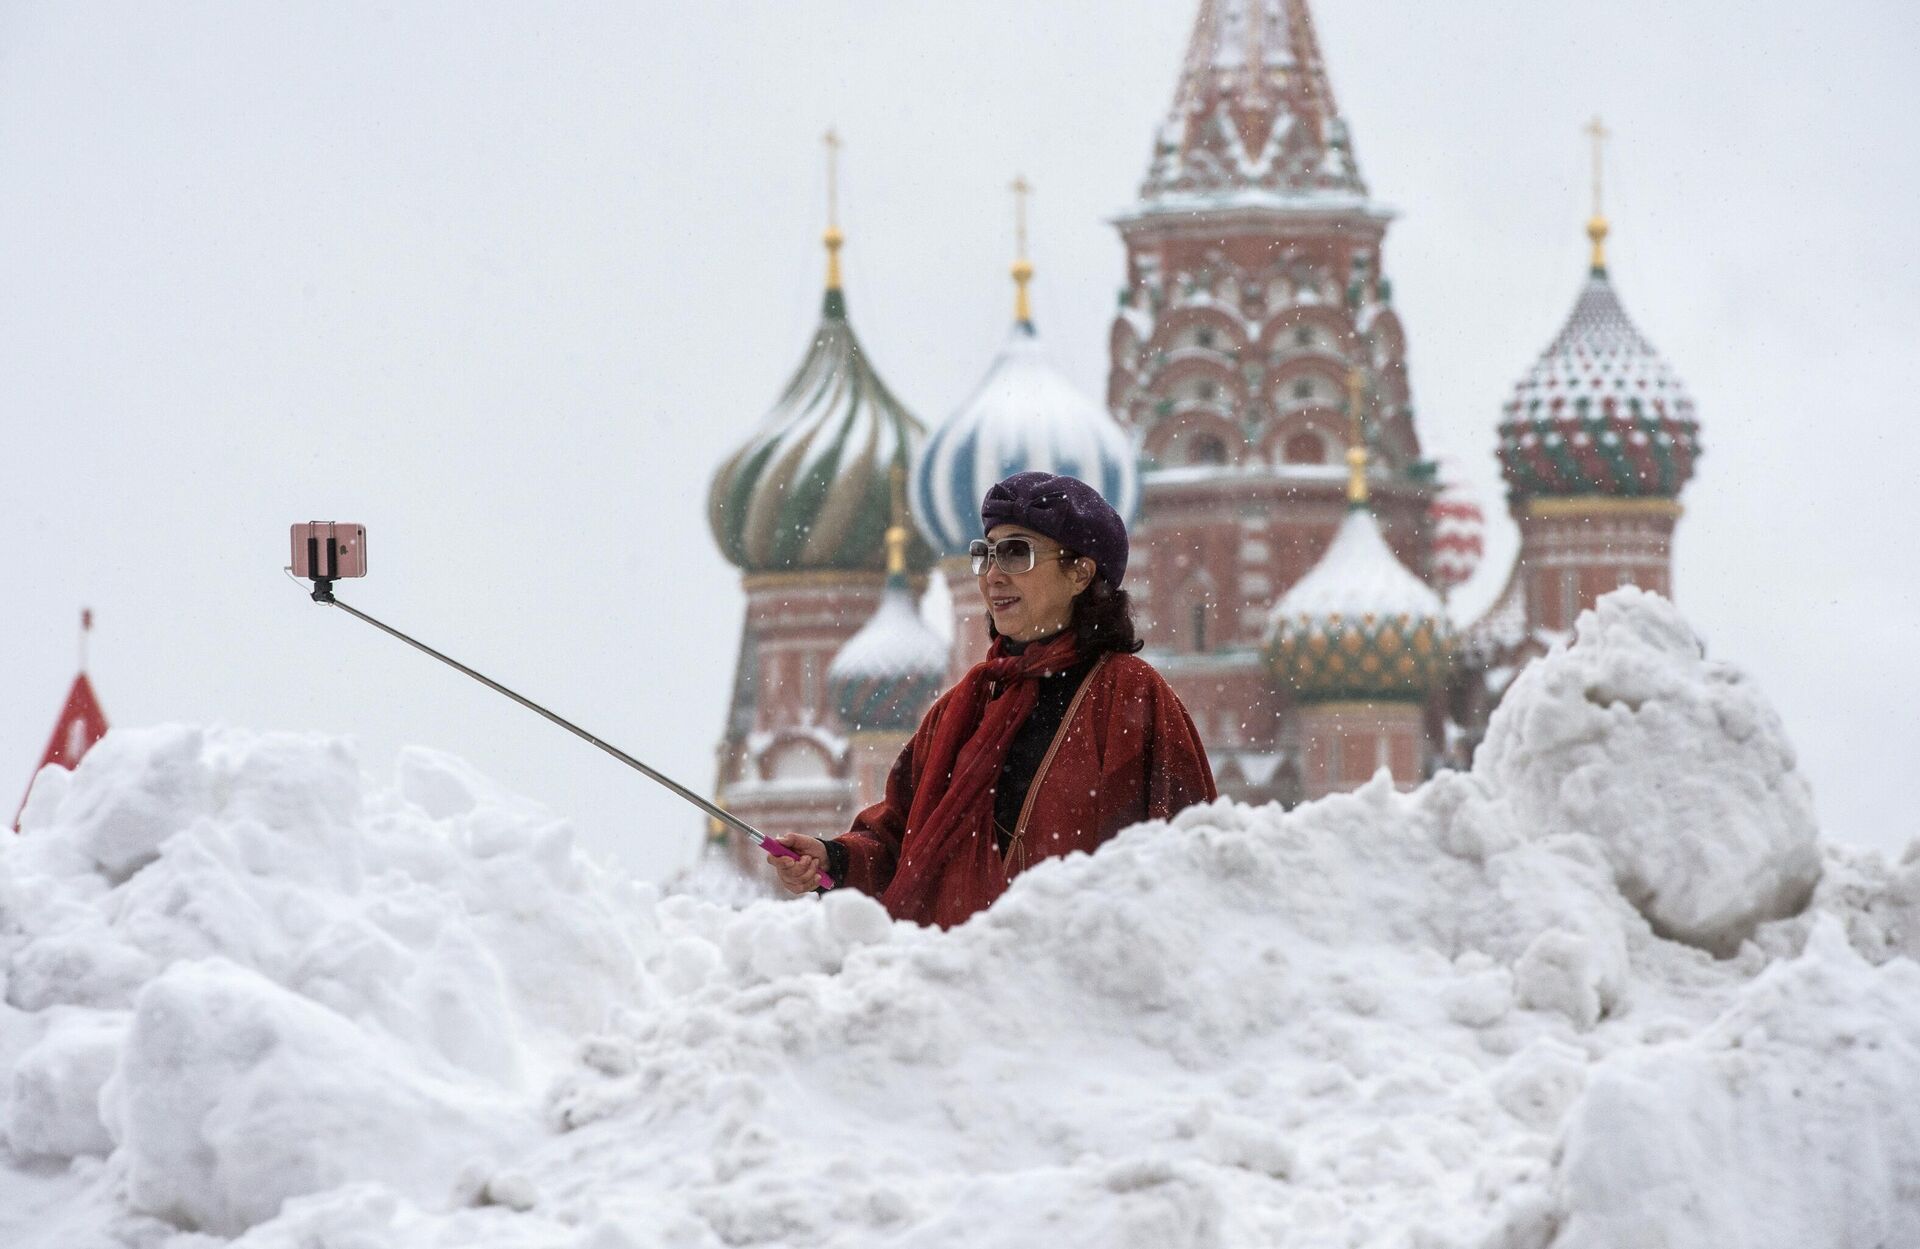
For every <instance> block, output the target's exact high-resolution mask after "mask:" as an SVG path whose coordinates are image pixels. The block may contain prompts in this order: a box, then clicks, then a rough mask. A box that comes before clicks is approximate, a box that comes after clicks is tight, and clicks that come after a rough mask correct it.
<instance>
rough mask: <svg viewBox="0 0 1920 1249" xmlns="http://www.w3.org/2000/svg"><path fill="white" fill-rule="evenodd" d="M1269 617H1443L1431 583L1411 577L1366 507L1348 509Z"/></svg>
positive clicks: (1443, 607)
mask: <svg viewBox="0 0 1920 1249" xmlns="http://www.w3.org/2000/svg"><path fill="white" fill-rule="evenodd" d="M1273 614H1274V618H1275V619H1292V620H1300V619H1314V620H1321V619H1327V618H1330V617H1342V618H1345V619H1349V620H1357V619H1360V618H1362V617H1366V616H1374V617H1381V618H1384V617H1389V616H1408V617H1415V618H1422V617H1423V618H1426V619H1429V620H1444V619H1446V608H1445V606H1444V605H1443V604H1442V603H1441V601H1440V596H1439V595H1438V594H1435V593H1434V592H1433V589H1432V587H1430V586H1428V585H1427V583H1426V582H1424V581H1422V580H1420V578H1418V577H1416V576H1414V575H1413V573H1412V572H1410V571H1409V570H1408V568H1407V566H1406V565H1405V564H1403V563H1401V562H1400V557H1399V556H1397V555H1395V554H1394V553H1393V548H1392V547H1390V546H1388V545H1387V540H1386V538H1385V537H1384V536H1382V534H1381V533H1380V524H1379V522H1378V521H1376V520H1375V519H1374V516H1373V513H1372V512H1371V511H1368V510H1367V509H1366V508H1349V509H1348V511H1347V514H1346V516H1345V517H1344V518H1343V519H1342V520H1341V522H1340V528H1339V529H1337V530H1335V531H1334V535H1333V541H1332V542H1330V543H1328V544H1327V550H1326V553H1325V554H1323V555H1322V556H1321V557H1320V560H1319V562H1318V563H1316V564H1314V566H1313V567H1312V568H1310V569H1308V570H1307V575H1306V576H1304V577H1302V578H1300V580H1298V581H1296V582H1295V583H1294V584H1293V586H1292V587H1291V588H1290V589H1288V590H1287V592H1286V593H1285V594H1283V595H1281V597H1280V601H1279V602H1278V603H1277V604H1275V605H1274V609H1273Z"/></svg>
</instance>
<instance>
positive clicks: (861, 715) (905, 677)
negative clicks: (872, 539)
mask: <svg viewBox="0 0 1920 1249" xmlns="http://www.w3.org/2000/svg"><path fill="white" fill-rule="evenodd" d="M902 540H903V542H904V540H905V534H904V533H903V534H902ZM946 672H947V644H946V643H945V642H944V641H942V640H941V639H940V635H939V634H937V633H935V632H934V631H933V630H932V629H929V628H928V627H927V623H926V621H925V620H923V619H922V618H921V616H920V609H919V607H918V605H917V604H915V603H914V601H913V591H912V590H911V589H910V588H909V587H908V585H907V575H906V572H905V570H904V569H903V570H901V571H899V572H894V573H890V574H889V575H888V577H887V588H886V590H885V592H884V593H882V594H881V596H880V606H879V608H878V609H876V610H875V611H874V613H873V615H872V617H870V618H869V619H868V620H867V623H866V624H864V625H862V626H860V630H859V632H857V633H855V634H854V635H853V636H852V637H850V638H848V639H847V641H846V644H845V645H844V646H842V647H841V648H840V651H839V653H838V654H836V655H835V656H834V657H833V662H832V663H831V664H829V665H828V666H827V692H828V694H829V695H830V696H831V697H832V699H833V703H834V706H835V708H837V709H838V710H839V712H840V720H841V722H842V723H843V724H845V725H846V726H847V728H848V729H849V730H850V731H852V732H855V733H871V732H904V733H911V732H912V731H913V730H914V728H915V727H916V726H917V725H918V724H919V723H920V717H921V716H922V715H923V714H925V712H926V710H927V708H928V707H930V706H932V705H933V700H934V699H935V698H936V697H938V696H939V694H940V686H941V684H942V682H943V681H944V679H945V677H946Z"/></svg>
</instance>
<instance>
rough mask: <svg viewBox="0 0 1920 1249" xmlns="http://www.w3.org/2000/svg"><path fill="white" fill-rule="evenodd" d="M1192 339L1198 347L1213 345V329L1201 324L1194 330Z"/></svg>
mask: <svg viewBox="0 0 1920 1249" xmlns="http://www.w3.org/2000/svg"><path fill="white" fill-rule="evenodd" d="M1193 341H1194V343H1195V345H1197V346H1200V347H1211V346H1213V330H1212V329H1210V328H1209V327H1207V326H1201V327H1200V328H1199V329H1198V330H1196V331H1195V332H1194V335H1193Z"/></svg>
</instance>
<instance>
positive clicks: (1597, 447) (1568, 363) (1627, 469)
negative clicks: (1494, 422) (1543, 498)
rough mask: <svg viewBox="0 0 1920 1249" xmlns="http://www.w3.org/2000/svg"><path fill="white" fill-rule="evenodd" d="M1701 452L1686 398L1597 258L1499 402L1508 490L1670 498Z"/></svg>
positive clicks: (1518, 494)
mask: <svg viewBox="0 0 1920 1249" xmlns="http://www.w3.org/2000/svg"><path fill="white" fill-rule="evenodd" d="M1699 456H1700V426H1699V423H1698V422H1697V421H1695V420H1694V416H1693V400H1692V399H1690V398H1688V397H1687V393H1686V391H1685V390H1684V389H1682V387H1681V385H1680V379H1679V378H1677V377H1675V376H1674V373H1673V370H1672V369H1671V368H1669V367H1668V365H1667V362H1666V361H1665V360H1663V359H1661V358H1660V356H1659V354H1658V353H1656V352H1655V351H1654V349H1653V346H1652V344H1650V343H1648V342H1647V340H1646V339H1645V338H1643V337H1641V335H1640V331H1639V330H1637V329H1635V328H1634V327H1633V322H1631V321H1629V320H1627V314H1626V311H1625V310H1624V309H1622V308H1621V306H1620V300H1619V299H1618V297H1616V296H1615V295H1614V292H1613V285H1612V283H1611V282H1609V281H1608V280H1607V273H1606V270H1605V268H1603V267H1599V266H1596V267H1595V268H1594V270H1593V272H1592V274H1591V275H1590V276H1589V277H1588V278H1587V284H1586V287H1585V289H1583V290H1582V291H1581V292H1580V299H1579V301H1578V302H1577V303H1575V304H1574V306H1573V315H1572V316H1571V317H1569V318H1568V320H1567V324H1566V327H1565V328H1564V329H1562V330H1561V331H1560V336H1559V337H1558V338H1556V339H1554V340H1553V345H1552V346H1550V347H1548V348H1547V350H1546V352H1545V354H1543V355H1542V356H1541V357H1540V360H1539V362H1538V363H1536V364H1535V365H1534V366H1533V370H1532V371H1531V372H1530V373H1528V374H1527V376H1526V377H1524V378H1522V379H1521V381H1520V384H1519V385H1518V386H1516V387H1515V388H1514V392H1513V398H1512V399H1511V400H1510V401H1509V402H1508V403H1507V408H1506V419H1505V420H1504V421H1502V422H1501V424H1500V466H1501V470H1502V471H1503V472H1504V473H1505V474H1506V478H1507V485H1508V486H1509V487H1510V488H1511V490H1512V492H1513V495H1514V496H1515V497H1516V498H1529V497H1532V496H1535V495H1592V494H1600V495H1623V496H1653V497H1658V498H1673V497H1674V496H1675V495H1677V494H1679V493H1680V488H1681V487H1682V486H1683V485H1685V484H1686V481H1687V478H1688V477H1690V476H1692V475H1693V462H1694V461H1695V460H1696V459H1698V458H1699Z"/></svg>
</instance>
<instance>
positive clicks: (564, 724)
mask: <svg viewBox="0 0 1920 1249" xmlns="http://www.w3.org/2000/svg"><path fill="white" fill-rule="evenodd" d="M308 543H309V548H310V549H309V552H308V557H307V567H308V568H309V569H317V568H319V567H321V566H322V565H321V563H320V560H319V558H318V557H319V554H320V552H319V551H318V550H314V549H312V548H313V547H317V546H318V543H316V542H315V541H314V540H313V539H311V538H309V539H308ZM327 546H328V547H329V548H331V547H332V546H333V543H332V542H331V541H329V542H328V543H327ZM327 554H328V556H329V557H330V558H329V559H328V561H327V563H326V565H325V567H327V568H329V569H332V568H337V567H338V566H339V565H338V564H337V563H335V562H334V560H333V559H332V558H331V556H332V555H333V552H332V550H331V549H329V550H328V552H327ZM289 572H291V569H289ZM312 580H313V601H314V602H316V603H324V604H326V605H327V606H328V607H338V608H339V609H340V610H341V611H343V612H346V613H347V614H348V615H349V616H352V617H354V618H356V619H358V620H364V621H366V622H367V623H368V624H370V625H372V626H373V627H374V628H376V629H378V630H380V631H381V632H382V633H388V634H391V635H393V636H394V637H397V638H399V639H400V640H401V641H402V642H405V643H406V644H407V645H408V646H411V647H413V648H414V649H415V650H418V651H424V652H426V653H427V654H429V655H432V656H433V657H434V658H435V659H437V660H439V661H440V662H441V663H443V664H446V665H447V666H448V667H450V668H456V669H458V670H459V671H461V672H464V673H466V674H467V675H468V676H470V677H472V678H473V679H474V680H476V681H478V682H480V684H482V685H484V686H486V687H487V688H488V689H490V690H492V691H494V692H495V693H496V694H505V695H506V696H507V697H508V698H511V699H512V700H513V701H514V702H516V703H519V704H520V705H521V706H522V707H525V708H526V709H527V710H529V711H537V712H539V713H540V714H541V715H543V716H545V717H546V718H547V719H549V720H551V721H553V722H554V723H555V724H557V725H559V726H560V727H561V728H563V729H565V730H566V731H567V732H569V733H572V734H573V735H574V736H575V737H578V738H580V739H582V740H584V741H588V742H591V743H593V744H594V745H595V746H598V747H599V748H600V749H602V750H604V751H606V752H607V753H608V754H610V755H612V756H613V757H614V758H616V759H618V760H619V761H620V762H622V763H624V764H626V765H627V766H628V767H630V768H632V769H633V770H634V771H636V772H639V773H641V774H642V775H644V776H646V777H648V778H649V779H651V780H654V781H658V782H659V783H660V784H662V785H665V786H666V787H667V788H668V789H671V790H672V791H673V792H674V793H676V794H679V795H680V796H681V797H682V798H685V799H686V800H687V801H688V802H691V803H692V804H693V805H694V806H696V807H699V808H700V809H701V810H702V811H705V812H706V813H707V814H708V815H710V816H712V817H713V818H714V819H716V820H719V821H720V822H721V823H722V824H725V825H726V826H727V827H729V828H732V829H735V830H737V831H739V832H742V833H745V834H746V835H747V836H748V837H749V838H751V839H752V840H753V843H754V844H755V845H757V846H759V847H760V848H761V849H762V850H765V851H766V852H767V853H768V854H771V855H773V856H774V857H775V858H781V859H797V858H799V857H800V855H799V853H798V852H797V851H795V850H793V849H792V848H790V847H788V846H785V845H782V844H781V843H780V842H777V841H775V840H774V839H773V838H771V837H769V836H767V835H766V834H765V833H763V832H761V831H760V830H759V829H757V828H755V827H754V826H753V825H751V824H749V823H747V822H746V821H745V820H743V819H741V818H740V817H739V816H737V815H733V814H732V813H730V812H728V811H727V810H726V809H725V808H724V807H719V806H716V805H714V804H713V803H711V802H708V801H707V800H706V799H705V798H702V797H701V796H700V795H699V794H696V793H694V792H693V791H692V790H691V789H688V788H687V787H686V786H685V785H682V784H681V783H680V782H679V781H676V780H674V779H673V778H672V777H670V776H667V775H665V774H664V773H661V772H656V771H654V770H653V769H652V768H650V767H648V766H647V765H646V764H644V763H642V762H640V761H639V760H638V759H636V758H634V757H633V756H632V755H630V754H628V753H627V752H626V751H624V750H621V749H620V748H619V747H617V746H614V745H611V744H609V743H607V742H603V741H601V740H600V739H599V738H597V737H595V736H594V735H593V734H591V733H589V732H587V731H586V730H585V729H583V728H581V727H580V726H579V725H577V724H575V723H573V722H572V721H571V720H565V719H562V718H561V717H559V716H557V715H555V714H554V713H553V712H551V711H548V710H547V709H546V708H545V707H542V706H541V705H540V704H539V703H536V702H534V701H533V700H532V699H531V698H522V697H521V696H520V695H518V694H516V693H514V692H513V691H512V690H510V689H508V688H507V687H506V686H504V685H502V684H500V682H498V681H496V680H494V679H493V678H492V677H489V676H486V675H484V674H483V673H479V672H475V671H474V670H473V669H472V668H469V667H467V665H465V664H463V663H461V662H460V661H459V660H457V659H455V658H453V657H452V656H450V655H442V654H441V653H440V652H439V651H437V650H435V649H433V647H431V646H428V645H427V644H426V643H425V642H422V641H420V640H418V639H417V638H411V637H408V636H407V635H406V634H404V633H402V632H400V630H398V629H396V628H394V627H393V626H392V625H389V624H384V623H382V622H381V621H378V620H375V619H374V618H373V617H372V616H369V615H367V613H365V612H363V611H361V610H360V609H359V608H357V607H355V606H353V604H351V603H343V602H341V601H340V600H339V599H337V598H335V597H334V596H333V583H334V578H332V577H314V578H312ZM820 887H821V888H823V889H831V888H833V878H832V877H831V876H828V875H827V874H826V873H825V872H822V873H820Z"/></svg>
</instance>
